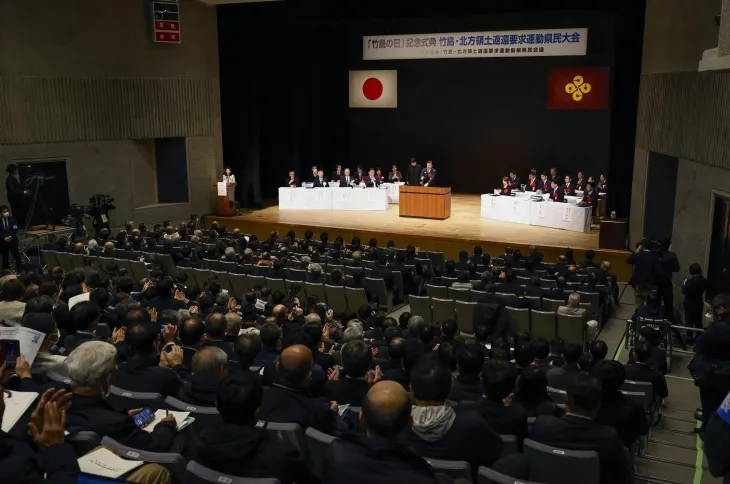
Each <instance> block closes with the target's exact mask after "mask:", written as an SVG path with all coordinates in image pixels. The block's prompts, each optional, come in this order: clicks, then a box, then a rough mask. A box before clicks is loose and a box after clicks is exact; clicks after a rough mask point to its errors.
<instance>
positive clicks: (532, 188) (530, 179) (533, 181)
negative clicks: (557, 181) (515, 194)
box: [527, 173, 540, 192]
mask: <svg viewBox="0 0 730 484" xmlns="http://www.w3.org/2000/svg"><path fill="white" fill-rule="evenodd" d="M539 188H540V180H538V179H537V176H536V175H535V174H534V173H530V174H529V175H527V191H528V192H536V191H537V190H538V189H539Z"/></svg>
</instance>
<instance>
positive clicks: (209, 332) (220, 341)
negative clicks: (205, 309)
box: [201, 313, 236, 360]
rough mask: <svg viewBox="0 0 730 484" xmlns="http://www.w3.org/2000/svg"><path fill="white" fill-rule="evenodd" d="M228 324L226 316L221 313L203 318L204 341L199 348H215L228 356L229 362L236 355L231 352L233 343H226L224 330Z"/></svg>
mask: <svg viewBox="0 0 730 484" xmlns="http://www.w3.org/2000/svg"><path fill="white" fill-rule="evenodd" d="M227 328H228V322H227V321H226V315H225V314H223V313H212V314H210V315H209V316H208V317H207V318H205V339H204V340H203V343H202V344H201V347H206V346H217V347H218V348H220V349H222V350H223V351H224V352H225V354H227V355H228V359H229V360H235V359H236V355H235V353H234V351H233V343H231V342H229V341H226V340H225V338H226V329H227Z"/></svg>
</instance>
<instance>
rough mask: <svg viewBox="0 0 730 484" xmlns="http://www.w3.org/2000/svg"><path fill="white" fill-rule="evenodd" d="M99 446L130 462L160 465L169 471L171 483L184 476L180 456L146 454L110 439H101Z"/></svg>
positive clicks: (162, 453)
mask: <svg viewBox="0 0 730 484" xmlns="http://www.w3.org/2000/svg"><path fill="white" fill-rule="evenodd" d="M101 445H102V446H103V447H107V448H109V449H110V450H111V451H112V452H114V453H115V454H117V455H118V456H120V457H123V458H125V459H130V460H141V461H144V462H146V463H148V464H160V465H162V466H164V467H165V468H166V469H167V470H169V471H170V474H171V477H172V478H173V482H176V481H177V480H178V479H182V476H184V475H185V459H184V458H183V456H182V455H180V454H173V453H169V452H147V451H145V450H141V449H135V448H133V447H127V446H126V445H122V444H120V443H119V442H117V441H116V440H114V439H112V438H111V437H104V438H103V439H101Z"/></svg>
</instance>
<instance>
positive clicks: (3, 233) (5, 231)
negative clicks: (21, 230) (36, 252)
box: [0, 217, 19, 243]
mask: <svg viewBox="0 0 730 484" xmlns="http://www.w3.org/2000/svg"><path fill="white" fill-rule="evenodd" d="M18 227H19V225H18V221H17V220H15V217H8V228H5V224H4V223H3V219H2V217H0V242H2V243H5V240H2V239H5V237H12V238H13V241H16V242H17V240H16V239H17V234H18Z"/></svg>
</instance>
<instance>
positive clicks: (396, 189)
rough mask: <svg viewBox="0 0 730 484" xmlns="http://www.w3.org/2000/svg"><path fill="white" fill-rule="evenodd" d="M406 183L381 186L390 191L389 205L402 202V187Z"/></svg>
mask: <svg viewBox="0 0 730 484" xmlns="http://www.w3.org/2000/svg"><path fill="white" fill-rule="evenodd" d="M401 185H405V183H383V184H382V185H381V186H382V187H385V189H386V190H388V203H399V202H400V186H401Z"/></svg>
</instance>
